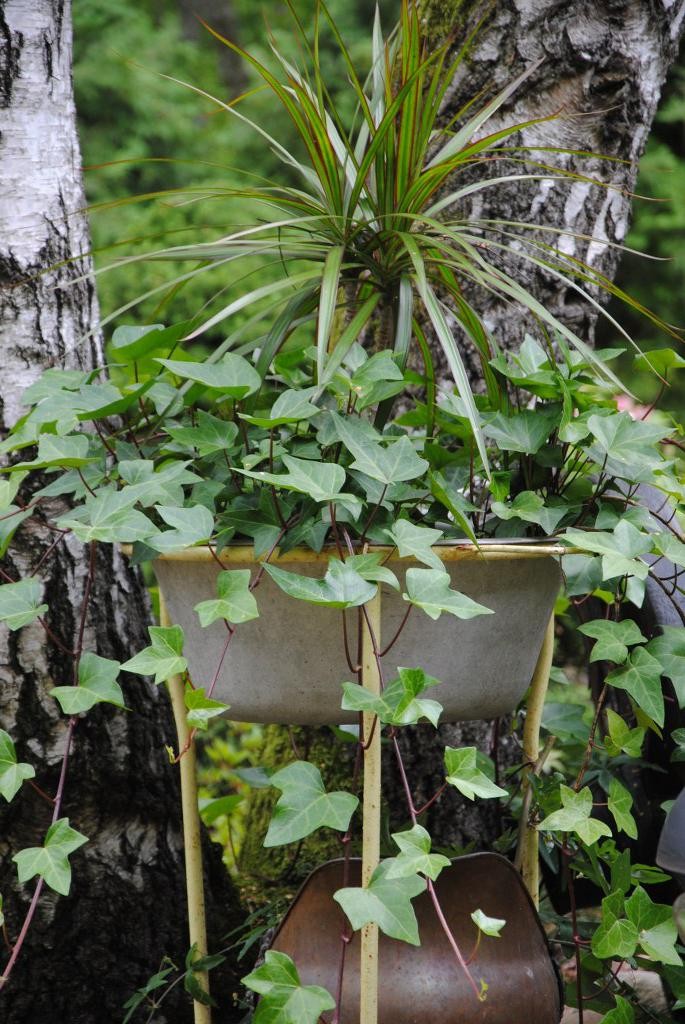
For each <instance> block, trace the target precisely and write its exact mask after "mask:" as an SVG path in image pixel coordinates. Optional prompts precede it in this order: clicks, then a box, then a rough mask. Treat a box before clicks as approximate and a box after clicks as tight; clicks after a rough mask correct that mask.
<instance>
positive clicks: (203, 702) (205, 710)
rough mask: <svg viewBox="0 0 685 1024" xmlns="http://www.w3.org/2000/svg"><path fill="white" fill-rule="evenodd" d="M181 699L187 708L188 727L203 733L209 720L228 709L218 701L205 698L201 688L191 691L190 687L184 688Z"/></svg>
mask: <svg viewBox="0 0 685 1024" xmlns="http://www.w3.org/2000/svg"><path fill="white" fill-rule="evenodd" d="M183 699H184V701H185V706H186V708H187V714H186V719H187V721H188V725H189V726H190V727H191V728H195V729H201V730H203V731H204V730H205V729H206V728H207V726H208V724H209V721H210V719H211V718H216V716H217V715H222V714H223V713H224V711H228V709H229V707H230V705H229V704H222V702H221V701H220V700H212V698H211V697H205V691H204V689H203V688H198V689H193V687H192V686H190V685H187V686H186V689H185V694H184V698H183Z"/></svg>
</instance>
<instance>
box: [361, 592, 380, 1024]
mask: <svg viewBox="0 0 685 1024" xmlns="http://www.w3.org/2000/svg"><path fill="white" fill-rule="evenodd" d="M366 613H367V615H368V625H367V622H366V620H364V623H363V632H362V685H363V686H364V687H365V688H366V689H367V690H370V691H371V692H372V693H379V692H380V686H381V680H380V672H379V671H378V664H377V662H376V658H375V656H374V653H373V644H372V641H371V633H370V631H369V626H370V627H371V630H373V634H374V637H375V640H376V644H377V645H378V646H380V642H381V588H380V586H379V587H378V591H377V593H376V596H375V597H374V598H373V600H371V601H369V603H368V604H367V605H366ZM373 721H374V716H373V715H370V714H365V715H364V738H365V740H366V742H368V740H369V736H370V735H371V730H372V729H373ZM362 844H363V845H362V885H368V883H369V880H370V878H371V875H372V874H373V872H374V871H375V869H376V867H377V866H378V863H379V860H380V848H381V727H380V723H379V722H376V727H375V729H373V737H372V739H371V742H370V743H369V746H368V747H367V749H366V750H365V751H364V803H363V840H362ZM360 986H361V987H360V1013H359V1022H360V1024H377V1021H378V925H376V924H367V925H365V926H364V928H362V933H361V975H360Z"/></svg>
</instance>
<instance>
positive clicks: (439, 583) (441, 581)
mask: <svg viewBox="0 0 685 1024" xmlns="http://www.w3.org/2000/svg"><path fill="white" fill-rule="evenodd" d="M405 583H406V587H407V591H406V593H404V594H402V597H403V598H404V600H405V601H409V603H410V604H415V605H416V606H417V607H418V608H423V610H424V611H425V613H426V615H429V616H430V617H431V619H439V618H440V616H441V614H442V613H443V612H449V613H450V615H456V617H457V618H458V619H473V618H474V617H475V616H476V615H492V614H493V613H492V609H491V608H486V607H485V606H484V605H482V604H478V602H477V601H474V600H472V598H470V597H467V595H466V594H461V593H460V592H459V591H458V590H452V589H451V587H450V583H451V580H450V576H449V573H447V572H444V571H443V572H441V571H439V570H438V569H407V574H406V578H405Z"/></svg>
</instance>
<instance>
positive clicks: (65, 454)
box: [12, 434, 97, 470]
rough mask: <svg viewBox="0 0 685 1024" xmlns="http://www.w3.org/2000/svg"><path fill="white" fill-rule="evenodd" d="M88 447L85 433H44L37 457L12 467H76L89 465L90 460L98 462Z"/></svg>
mask: <svg viewBox="0 0 685 1024" xmlns="http://www.w3.org/2000/svg"><path fill="white" fill-rule="evenodd" d="M88 448H89V444H88V437H87V436H86V435H85V434H69V435H67V436H62V435H60V434H43V435H42V436H41V437H40V439H39V441H38V452H37V454H36V458H35V459H33V460H32V461H31V462H21V463H19V464H18V465H16V466H12V469H13V470H18V469H50V468H52V467H64V468H65V469H66V468H72V469H76V468H78V467H81V466H87V465H88V463H90V462H97V459H96V458H95V457H93V456H89V455H88Z"/></svg>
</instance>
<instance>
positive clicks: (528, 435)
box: [483, 409, 559, 455]
mask: <svg viewBox="0 0 685 1024" xmlns="http://www.w3.org/2000/svg"><path fill="white" fill-rule="evenodd" d="M558 422H559V413H558V412H557V411H556V410H554V411H549V412H543V411H541V410H539V409H524V410H523V412H520V413H517V414H516V415H515V416H505V415H504V414H503V413H501V412H498V413H496V414H495V415H494V416H493V417H492V418H491V419H490V420H489V421H488V422H487V423H484V424H483V431H484V433H485V434H487V436H488V437H492V438H494V440H495V441H496V442H497V446H498V447H499V448H501V449H503V450H504V451H507V452H522V453H525V454H528V455H535V454H536V452H539V451H540V449H541V448H542V446H543V444H544V443H545V441H546V440H547V438H548V437H549V435H550V434H551V433H552V431H553V430H554V428H555V427H556V426H557V424H558Z"/></svg>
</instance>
